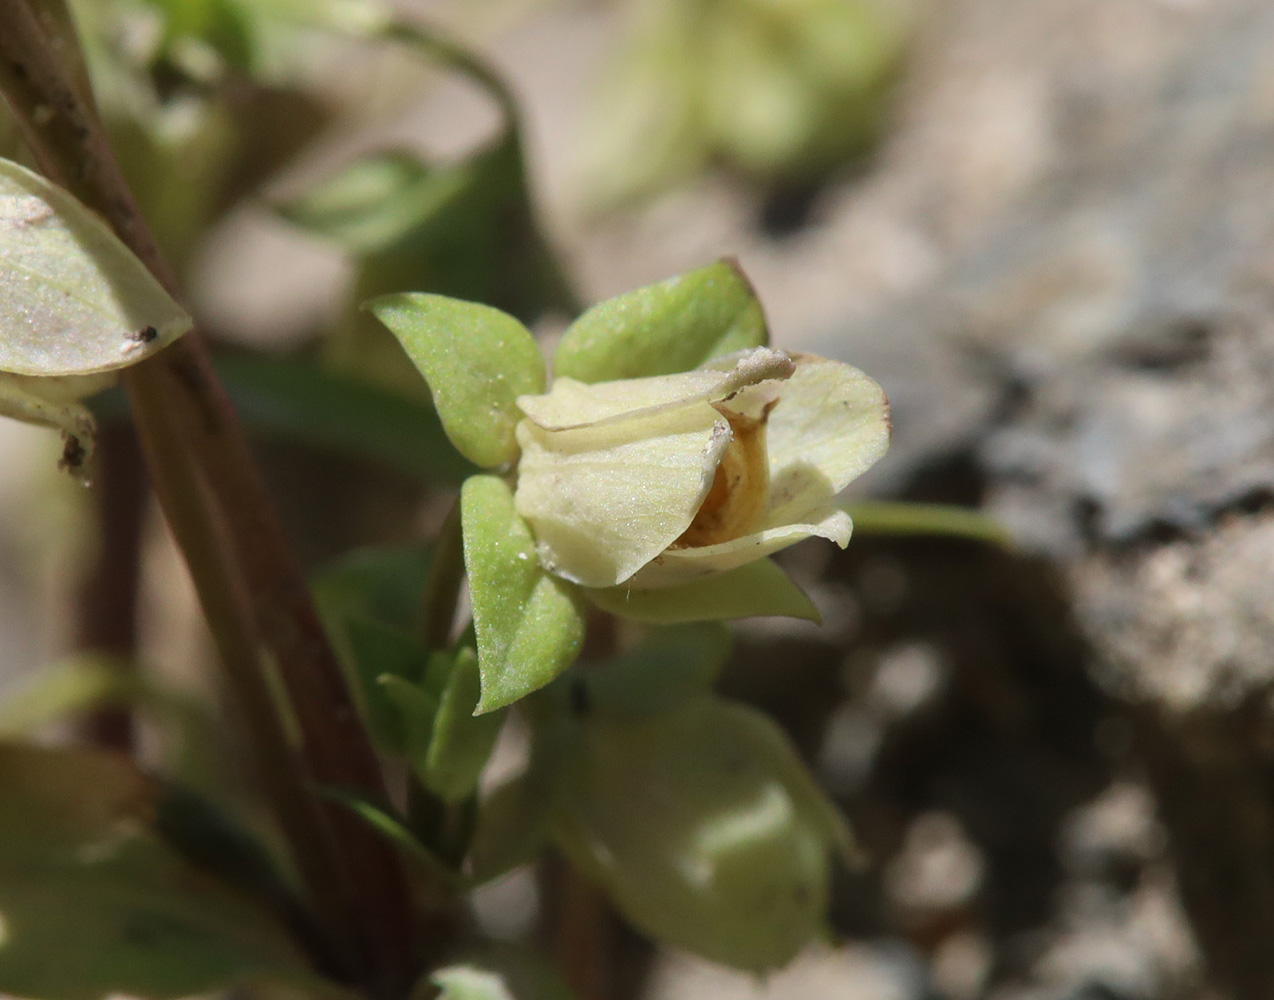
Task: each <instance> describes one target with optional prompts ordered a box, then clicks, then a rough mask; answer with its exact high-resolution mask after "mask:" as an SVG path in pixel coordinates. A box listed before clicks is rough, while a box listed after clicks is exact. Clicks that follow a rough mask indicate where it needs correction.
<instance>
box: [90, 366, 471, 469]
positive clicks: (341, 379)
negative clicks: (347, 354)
mask: <svg viewBox="0 0 1274 1000" xmlns="http://www.w3.org/2000/svg"><path fill="white" fill-rule="evenodd" d="M216 367H217V374H218V376H219V377H220V379H221V381H222V383H223V384H224V385H225V387H226V391H227V393H229V395H230V400H231V402H232V403H233V404H234V407H235V409H236V410H237V411H238V413H239V416H240V417H241V418H242V419H243V422H244V423H245V424H246V425H247V426H248V428H249V429H250V430H251V431H253V432H254V433H256V434H260V435H262V436H264V437H268V438H276V439H282V440H287V441H297V442H300V443H302V444H305V445H308V446H310V447H315V448H322V449H325V450H328V451H332V452H335V453H338V454H345V455H351V456H355V457H358V458H364V459H371V460H372V461H376V462H380V463H381V464H383V465H385V466H386V467H388V468H391V469H395V470H397V471H398V472H400V473H402V474H403V475H405V476H408V477H409V478H411V479H414V480H417V481H419V482H420V483H422V484H424V485H427V486H431V487H434V488H439V487H446V486H459V485H460V484H461V483H462V482H464V480H465V477H466V476H469V475H471V474H472V473H473V472H474V471H476V470H475V469H474V467H473V465H472V464H471V463H470V462H468V461H467V460H466V459H465V458H464V457H463V456H462V455H461V454H460V453H459V452H457V451H456V449H455V448H454V447H452V445H451V442H450V441H448V440H447V437H446V435H445V434H444V433H443V431H442V424H441V423H440V422H439V420H438V414H437V412H436V411H435V410H434V408H433V407H432V406H430V405H429V404H428V403H427V402H422V401H420V400H416V399H411V398H408V397H404V396H402V395H401V394H399V393H396V392H391V391H388V390H386V389H382V388H380V387H379V386H376V385H372V384H369V383H367V382H364V381H361V380H359V379H354V378H350V377H349V376H347V375H341V374H339V373H336V372H330V371H326V370H325V369H322V368H319V367H318V366H317V365H314V364H312V363H310V362H307V361H299V360H294V359H290V358H282V357H273V356H269V355H260V354H258V355H248V354H236V355H232V356H223V357H220V358H218V359H217V362H216ZM91 407H92V411H93V413H94V414H95V415H96V416H97V418H98V419H99V420H102V421H107V420H122V419H126V418H127V417H128V402H127V400H126V399H125V397H124V394H123V392H121V391H119V390H115V389H112V390H110V391H107V392H103V393H100V394H99V395H97V396H96V397H94V399H93V400H92V402H91Z"/></svg>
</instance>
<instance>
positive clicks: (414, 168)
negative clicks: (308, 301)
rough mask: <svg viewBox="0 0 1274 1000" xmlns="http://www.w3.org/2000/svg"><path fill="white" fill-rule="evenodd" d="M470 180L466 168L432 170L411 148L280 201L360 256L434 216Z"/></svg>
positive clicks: (297, 218) (291, 215)
mask: <svg viewBox="0 0 1274 1000" xmlns="http://www.w3.org/2000/svg"><path fill="white" fill-rule="evenodd" d="M467 183H468V173H467V171H466V170H465V169H464V168H462V167H461V168H437V169H431V168H429V167H427V166H426V165H425V164H424V163H422V162H421V161H420V160H419V159H418V158H417V157H416V156H415V154H413V153H406V152H386V153H378V154H375V155H372V156H369V157H366V158H364V159H362V160H357V161H355V162H354V163H351V164H350V165H349V166H347V167H346V168H345V169H344V170H342V171H341V172H340V173H338V174H336V175H335V176H333V177H331V178H328V179H327V180H326V181H324V182H323V183H321V184H318V185H317V186H315V187H314V188H312V189H311V190H309V191H308V192H306V193H305V194H304V195H302V196H301V197H299V198H296V199H294V200H292V201H288V202H284V203H282V204H281V205H279V212H280V214H281V215H282V216H283V217H284V218H285V219H287V220H288V221H289V222H292V223H295V224H296V225H298V226H301V227H302V228H304V229H307V230H309V231H310V232H313V233H316V234H317V235H319V236H325V237H327V238H329V239H333V240H336V241H337V242H339V243H340V244H341V245H342V246H344V247H345V248H346V249H348V250H350V251H351V252H352V253H354V254H357V255H360V256H361V255H364V254H368V253H372V252H374V251H377V250H383V249H385V248H386V247H388V246H390V245H392V244H393V243H394V242H395V241H397V240H399V239H402V238H403V237H404V236H406V235H407V234H408V233H410V232H411V231H412V230H413V229H415V228H416V227H417V226H420V225H421V224H422V223H425V222H426V221H427V220H429V219H431V218H433V217H434V216H435V215H436V213H437V212H438V211H439V210H440V209H441V208H443V207H444V205H445V204H446V203H447V202H448V201H449V200H450V199H451V198H453V197H455V196H456V195H457V194H458V193H459V192H460V191H461V190H462V189H463V188H464V187H465V186H466V184H467Z"/></svg>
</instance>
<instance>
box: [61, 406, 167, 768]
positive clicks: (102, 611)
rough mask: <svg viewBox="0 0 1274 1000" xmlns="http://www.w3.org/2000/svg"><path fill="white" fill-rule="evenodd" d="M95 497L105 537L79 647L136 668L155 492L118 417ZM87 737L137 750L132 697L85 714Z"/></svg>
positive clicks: (85, 581) (105, 439)
mask: <svg viewBox="0 0 1274 1000" xmlns="http://www.w3.org/2000/svg"><path fill="white" fill-rule="evenodd" d="M93 480H94V486H95V487H96V488H95V489H94V491H93V500H94V504H95V508H96V514H97V524H98V536H99V540H100V541H99V545H98V550H97V552H96V553H95V556H94V559H93V562H92V564H91V565H90V566H89V568H88V572H87V573H86V574H85V575H84V577H83V578H82V580H81V581H80V586H79V591H78V593H77V594H76V614H77V618H78V621H77V633H78V634H77V635H76V648H77V649H81V650H85V651H89V652H98V653H106V654H107V655H109V656H110V657H111V658H112V659H113V660H114V661H116V662H117V663H118V666H117V669H119V670H128V669H131V664H132V663H133V662H134V661H135V659H136V654H137V588H138V583H139V580H140V575H141V574H140V566H141V534H142V522H143V520H144V518H145V514H146V501H147V499H148V498H149V496H150V491H149V490H148V489H147V482H146V466H145V463H144V462H143V460H142V453H141V449H140V448H138V446H137V437H136V435H135V434H134V433H133V429H132V428H131V427H128V426H124V425H118V424H117V425H113V426H111V427H108V428H106V429H105V430H103V431H102V433H101V434H100V435H99V436H98V443H97V461H96V465H95V469H94V474H93ZM82 731H83V733H84V738H85V739H86V740H88V741H89V742H91V743H96V744H97V745H99V746H103V747H108V748H110V749H112V750H119V751H121V752H122V753H130V752H131V751H132V749H133V718H132V712H131V711H130V710H129V708H128V707H127V706H126V705H106V706H103V707H101V708H98V709H95V710H94V711H92V712H90V713H89V714H88V715H87V716H86V717H85V718H84V721H83V724H82Z"/></svg>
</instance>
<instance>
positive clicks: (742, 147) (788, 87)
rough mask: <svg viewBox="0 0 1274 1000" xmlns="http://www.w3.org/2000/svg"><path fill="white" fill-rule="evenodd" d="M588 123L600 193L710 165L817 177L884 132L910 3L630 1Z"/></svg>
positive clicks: (595, 197)
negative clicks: (626, 25) (625, 28)
mask: <svg viewBox="0 0 1274 1000" xmlns="http://www.w3.org/2000/svg"><path fill="white" fill-rule="evenodd" d="M628 14H629V17H630V24H631V26H630V29H629V32H628V35H627V37H626V39H625V41H624V43H623V51H622V52H621V53H620V55H619V57H618V58H617V59H616V60H615V61H614V63H613V66H612V68H611V69H610V71H609V74H608V77H607V79H606V80H605V85H604V87H603V89H602V90H601V94H600V98H599V101H598V113H597V114H596V115H595V120H594V125H593V128H592V129H591V130H590V132H589V139H588V142H589V143H590V148H589V150H588V154H587V155H588V159H589V167H590V169H589V178H590V179H589V181H588V183H587V185H586V186H587V190H588V195H589V200H590V201H592V202H593V203H594V204H595V205H597V206H599V207H607V206H610V205H613V204H615V203H618V202H623V201H626V200H628V199H632V198H635V197H640V196H642V195H644V194H648V193H651V192H653V191H655V190H657V189H659V188H662V187H664V186H666V185H668V184H670V183H672V182H675V181H678V180H683V179H685V178H687V177H689V176H690V175H692V174H694V173H696V172H697V171H699V170H701V169H702V168H703V167H704V166H706V165H708V164H709V163H713V162H720V163H722V164H725V165H727V166H729V167H731V168H734V169H736V170H739V171H741V172H742V173H743V174H745V175H747V176H749V177H752V178H754V179H757V180H760V181H763V182H771V181H796V182H801V181H809V180H817V179H818V178H820V177H822V176H824V175H826V174H827V173H828V172H829V171H831V170H834V169H835V168H837V167H838V166H841V165H842V164H844V163H845V162H847V161H848V160H850V159H852V158H853V157H855V156H859V155H861V154H863V153H864V152H866V151H867V150H869V149H870V148H871V146H872V145H873V143H874V142H875V141H876V139H877V138H878V137H879V135H880V132H881V128H882V126H883V124H884V119H885V115H886V112H887V110H888V96H889V89H890V84H891V83H892V82H893V80H894V78H895V76H896V74H897V70H898V66H899V61H900V59H901V56H902V52H903V47H904V44H905V40H906V36H907V32H908V25H909V17H908V11H907V8H906V7H905V6H904V4H903V2H902V0H633V2H631V3H629V4H628Z"/></svg>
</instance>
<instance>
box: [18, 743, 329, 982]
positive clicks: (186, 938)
mask: <svg viewBox="0 0 1274 1000" xmlns="http://www.w3.org/2000/svg"><path fill="white" fill-rule="evenodd" d="M159 797H160V793H159V790H158V788H157V787H156V786H155V785H154V784H153V783H152V782H150V781H149V780H148V779H147V778H145V777H144V776H143V775H142V774H141V773H140V772H139V771H137V770H136V769H135V768H134V767H133V765H132V764H130V763H129V762H128V761H126V760H125V759H124V758H122V757H116V756H113V755H109V754H104V753H100V752H94V751H87V750H80V749H75V750H72V749H45V748H38V747H34V746H29V745H21V744H3V745H0V914H2V915H3V921H4V923H3V926H4V944H3V947H0V990H3V991H4V992H6V993H10V994H14V995H17V996H29V997H37V996H38V997H43V998H47V1000H98V998H99V997H101V996H103V995H106V994H109V993H127V994H130V995H132V996H138V997H154V998H159V997H180V996H189V995H191V994H195V993H204V992H209V991H213V990H217V989H224V988H228V987H230V986H233V985H236V984H242V983H244V982H247V981H249V980H256V979H272V980H275V981H279V982H290V983H292V984H294V985H297V986H301V987H302V988H306V987H307V986H308V987H310V988H318V989H322V987H321V985H320V984H318V982H317V980H316V979H315V977H314V975H313V973H311V972H310V971H309V969H308V967H307V965H306V963H305V961H304V960H303V959H302V958H301V956H300V955H299V953H298V952H297V951H296V949H295V947H294V946H293V945H292V943H291V942H290V940H289V938H288V936H287V934H286V933H285V932H284V930H283V929H282V927H281V926H279V925H278V924H277V923H276V922H275V920H274V919H273V918H272V917H271V916H269V915H268V914H267V913H266V912H265V911H264V910H262V909H260V908H258V907H257V906H256V905H254V904H253V903H252V902H251V901H250V900H249V899H248V898H247V897H246V896H244V895H242V894H241V893H239V892H238V891H236V890H234V889H232V888H230V887H229V886H228V885H227V884H225V883H223V882H221V881H219V880H217V879H215V878H212V877H210V876H209V875H207V874H205V873H204V872H202V871H201V870H199V869H198V868H196V867H194V866H192V865H191V864H190V863H189V862H188V861H186V860H185V859H184V858H182V857H181V856H180V855H179V854H178V853H177V852H175V851H174V850H173V849H172V848H170V847H169V846H168V845H167V844H166V843H165V842H164V840H163V839H162V838H161V837H159V836H158V835H156V833H155V831H154V817H155V811H156V808H157V806H158V801H159ZM329 989H331V988H329Z"/></svg>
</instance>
